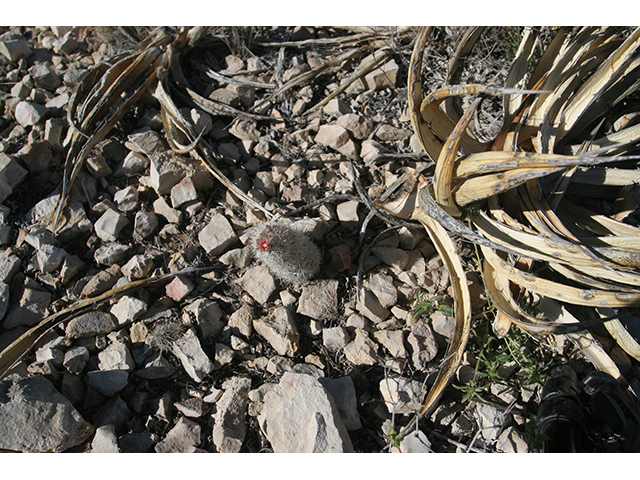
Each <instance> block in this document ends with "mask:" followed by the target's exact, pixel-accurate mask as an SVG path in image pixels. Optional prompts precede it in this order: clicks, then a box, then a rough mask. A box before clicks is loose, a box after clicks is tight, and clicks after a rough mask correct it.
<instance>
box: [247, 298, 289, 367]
mask: <svg viewBox="0 0 640 480" xmlns="http://www.w3.org/2000/svg"><path fill="white" fill-rule="evenodd" d="M253 329H254V330H255V331H256V332H257V333H258V334H260V335H261V336H262V337H264V338H265V339H266V340H267V341H268V342H269V343H270V344H271V346H272V347H273V348H274V349H275V350H276V352H278V354H279V355H285V356H294V355H295V354H296V352H297V351H298V349H299V348H300V334H299V333H298V329H297V327H296V323H295V321H294V320H293V314H292V313H291V311H290V310H289V309H288V308H287V307H276V308H275V309H274V310H273V312H272V313H271V315H269V316H267V317H263V318H259V319H256V320H254V321H253Z"/></svg>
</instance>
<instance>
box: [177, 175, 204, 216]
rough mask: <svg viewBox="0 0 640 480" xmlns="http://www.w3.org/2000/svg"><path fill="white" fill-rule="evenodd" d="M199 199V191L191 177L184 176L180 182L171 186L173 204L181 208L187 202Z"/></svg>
mask: <svg viewBox="0 0 640 480" xmlns="http://www.w3.org/2000/svg"><path fill="white" fill-rule="evenodd" d="M197 199H198V192H197V191H196V188H195V186H194V185H193V180H191V177H188V176H187V177H184V178H183V179H182V180H180V182H179V183H178V184H176V185H175V186H174V187H173V188H171V205H172V206H173V208H180V207H181V206H183V205H184V204H185V203H188V202H192V201H194V200H197Z"/></svg>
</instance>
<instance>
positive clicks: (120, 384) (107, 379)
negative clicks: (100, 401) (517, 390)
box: [87, 370, 129, 397]
mask: <svg viewBox="0 0 640 480" xmlns="http://www.w3.org/2000/svg"><path fill="white" fill-rule="evenodd" d="M128 381H129V373H128V372H126V371H125V370H94V371H92V372H89V373H87V385H89V386H90V387H91V388H93V389H95V390H97V391H98V392H100V393H101V394H102V395H104V396H105V397H111V396H113V395H115V394H116V393H118V392H119V391H120V390H122V389H123V388H124V387H126V386H127V383H128Z"/></svg>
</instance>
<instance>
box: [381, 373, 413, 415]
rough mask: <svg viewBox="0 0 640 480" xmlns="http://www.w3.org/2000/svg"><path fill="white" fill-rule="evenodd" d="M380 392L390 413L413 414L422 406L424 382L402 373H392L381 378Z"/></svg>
mask: <svg viewBox="0 0 640 480" xmlns="http://www.w3.org/2000/svg"><path fill="white" fill-rule="evenodd" d="M380 393H381V394H382V398H383V399H384V402H385V404H386V406H387V410H389V413H394V412H395V413H396V414H400V415H411V414H414V413H417V412H418V411H419V410H420V408H421V406H422V402H421V401H420V398H421V397H422V383H420V382H417V381H415V380H410V379H408V378H405V377H402V376H400V375H395V374H391V375H388V376H387V377H385V378H383V379H382V380H380Z"/></svg>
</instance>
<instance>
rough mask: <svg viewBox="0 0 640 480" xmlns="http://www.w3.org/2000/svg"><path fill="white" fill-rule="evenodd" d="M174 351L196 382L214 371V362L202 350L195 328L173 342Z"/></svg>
mask: <svg viewBox="0 0 640 480" xmlns="http://www.w3.org/2000/svg"><path fill="white" fill-rule="evenodd" d="M172 351H173V353H174V354H175V356H176V357H178V359H179V360H180V362H182V366H183V367H184V369H185V371H186V372H187V373H188V374H189V376H190V377H191V378H193V379H194V380H195V381H196V382H201V381H202V380H203V379H204V377H206V376H207V375H208V374H209V373H211V372H212V371H213V368H214V365H213V362H212V361H211V360H210V359H209V357H208V356H207V354H206V353H204V350H202V346H201V345H200V340H198V337H197V336H196V333H195V331H194V330H193V329H189V330H187V331H186V332H185V333H184V335H183V336H182V337H180V338H179V339H178V340H176V341H175V342H173V347H172Z"/></svg>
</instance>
